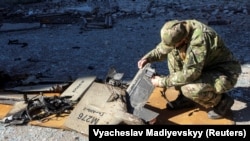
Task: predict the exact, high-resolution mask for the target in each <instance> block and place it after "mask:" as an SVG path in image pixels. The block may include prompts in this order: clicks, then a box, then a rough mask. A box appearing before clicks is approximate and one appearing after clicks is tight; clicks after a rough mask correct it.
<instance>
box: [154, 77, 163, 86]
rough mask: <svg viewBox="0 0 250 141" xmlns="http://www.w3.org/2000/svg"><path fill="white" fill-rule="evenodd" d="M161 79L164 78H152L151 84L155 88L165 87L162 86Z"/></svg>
mask: <svg viewBox="0 0 250 141" xmlns="http://www.w3.org/2000/svg"><path fill="white" fill-rule="evenodd" d="M161 79H162V78H161V77H160V76H153V77H152V78H151V82H152V84H153V85H154V86H155V87H163V86H162V84H161V83H160V82H161Z"/></svg>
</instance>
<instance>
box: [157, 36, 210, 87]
mask: <svg viewBox="0 0 250 141" xmlns="http://www.w3.org/2000/svg"><path fill="white" fill-rule="evenodd" d="M204 38H205V36H204V34H203V33H202V32H201V31H196V33H194V34H193V36H192V38H191V42H190V44H189V46H188V49H187V52H186V58H185V60H184V62H183V70H181V71H177V72H175V73H172V74H170V75H168V76H167V77H163V78H162V79H161V80H160V82H159V83H160V86H167V87H171V86H180V85H185V84H188V83H190V82H193V81H195V80H197V79H198V78H199V77H200V75H201V72H202V69H203V66H204V62H205V58H206V54H207V48H206V43H205V39H204Z"/></svg>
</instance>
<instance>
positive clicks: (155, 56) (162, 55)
mask: <svg viewBox="0 0 250 141" xmlns="http://www.w3.org/2000/svg"><path fill="white" fill-rule="evenodd" d="M162 44H163V43H159V44H158V45H157V46H156V48H154V49H153V50H151V51H150V52H148V53H147V54H146V55H144V56H143V58H146V59H147V60H148V61H149V62H155V61H162V60H165V59H167V54H168V53H169V52H170V51H171V50H172V48H170V47H166V46H164V45H162Z"/></svg>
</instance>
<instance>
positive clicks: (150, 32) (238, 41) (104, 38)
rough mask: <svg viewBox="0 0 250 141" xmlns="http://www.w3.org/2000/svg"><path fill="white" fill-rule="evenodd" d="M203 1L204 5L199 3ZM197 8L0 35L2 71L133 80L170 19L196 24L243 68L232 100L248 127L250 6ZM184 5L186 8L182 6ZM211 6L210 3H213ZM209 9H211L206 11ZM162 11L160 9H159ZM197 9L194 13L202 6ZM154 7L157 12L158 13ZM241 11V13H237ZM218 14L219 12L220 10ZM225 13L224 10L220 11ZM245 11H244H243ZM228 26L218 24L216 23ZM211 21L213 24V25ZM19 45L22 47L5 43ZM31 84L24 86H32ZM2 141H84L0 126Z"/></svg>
mask: <svg viewBox="0 0 250 141" xmlns="http://www.w3.org/2000/svg"><path fill="white" fill-rule="evenodd" d="M202 2H203V3H202ZM202 2H201V3H199V4H197V5H192V4H191V3H187V2H186V3H185V2H182V1H177V2H176V3H177V4H173V3H172V6H171V7H167V8H168V10H166V11H163V12H161V13H155V14H152V15H151V14H148V15H146V16H145V15H141V14H139V15H127V16H124V15H122V16H120V17H119V16H117V15H116V16H117V17H116V18H114V21H113V27H111V28H107V29H102V28H101V29H98V28H86V29H82V28H81V27H82V22H76V23H72V24H45V25H42V27H40V28H38V29H32V30H23V31H12V32H1V33H0V39H1V40H0V48H1V52H0V66H1V70H5V71H6V72H8V73H9V74H10V75H17V74H27V75H28V76H30V77H29V78H33V77H31V76H35V78H38V77H39V78H50V79H51V80H60V81H69V80H75V79H76V78H77V77H78V76H79V75H80V74H89V75H96V76H97V77H98V78H100V79H104V78H105V76H106V74H107V72H108V70H109V68H110V67H114V68H116V70H117V71H119V72H122V73H124V78H123V79H124V80H128V81H129V80H132V79H133V77H134V75H135V74H136V72H137V71H138V68H137V61H138V60H139V59H140V57H142V56H143V55H144V54H145V53H147V52H148V51H149V50H151V49H152V48H154V47H155V45H156V44H157V43H158V42H159V41H160V37H159V31H160V28H161V26H162V25H163V23H164V22H165V21H167V20H169V19H198V20H202V21H204V22H206V23H210V24H211V26H212V27H213V28H214V29H215V30H216V31H217V32H218V33H219V34H220V35H221V36H222V37H223V38H224V40H225V42H226V44H227V45H228V47H229V48H230V49H231V50H232V52H233V53H234V54H235V56H236V57H237V58H238V59H239V60H240V62H241V63H242V69H243V73H242V74H241V76H240V78H239V81H238V83H237V85H236V87H235V89H234V90H232V91H231V92H230V95H231V96H232V97H234V98H235V103H234V105H233V107H232V110H233V113H234V120H235V122H236V125H250V115H249V113H248V112H249V110H250V108H249V104H250V96H249V92H250V89H249V86H250V56H249V52H250V40H249V35H250V31H249V29H250V16H249V12H250V11H248V12H247V10H248V9H247V8H244V7H247V3H249V1H248V0H247V1H241V2H235V1H229V2H228V1H225V2H220V3H219V2H218V3H216V2H215V3H213V2H212V1H211V2H207V3H206V2H204V1H202ZM183 3H185V4H186V7H184V6H182V7H181V8H180V5H181V4H183ZM212 3H213V4H212ZM209 5H210V6H209ZM164 6H165V7H166V5H163V6H162V7H164ZM202 6H205V8H203V9H202V8H200V9H201V10H197V9H193V8H196V7H202ZM162 7H160V6H159V7H157V8H162ZM241 7H243V8H242V9H243V10H242V9H240V8H241ZM221 9H222V10H221ZM223 9H224V10H223ZM245 10H246V12H244V11H245ZM224 20H226V21H230V22H229V23H223V24H221V23H220V22H218V21H224ZM214 21H217V23H216V22H214ZM10 40H18V41H19V42H20V43H27V46H25V47H23V46H22V44H8V43H9V41H10ZM154 67H155V68H156V71H157V72H158V73H161V74H167V73H168V71H167V66H166V62H161V63H156V64H154ZM36 80H37V79H31V80H29V81H28V82H32V81H36ZM0 135H1V136H0V140H5V141H10V140H11V141H14V140H15V141H19V140H27V141H28V140H34V139H36V140H39V141H40V140H41V141H42V140H44V141H45V140H47V141H50V140H51V141H52V140H53V141H56V140H60V141H63V140H67V141H78V140H79V141H80V140H84V141H86V140H88V138H87V137H84V136H82V135H81V134H80V133H77V132H74V131H64V130H61V129H51V128H43V127H35V126H17V127H15V126H9V127H5V126H4V125H2V124H0Z"/></svg>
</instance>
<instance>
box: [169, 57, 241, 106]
mask: <svg viewBox="0 0 250 141" xmlns="http://www.w3.org/2000/svg"><path fill="white" fill-rule="evenodd" d="M172 55H173V54H172ZM173 64H175V65H173ZM168 68H169V72H170V74H171V73H174V72H176V71H180V70H181V69H182V62H181V59H178V58H177V59H176V56H175V57H174V56H171V54H169V55H168ZM238 76H239V75H238V74H235V75H225V74H223V73H222V72H220V71H216V70H211V71H204V72H202V75H201V77H200V78H199V79H198V80H196V81H194V82H192V83H189V84H186V85H183V86H177V87H176V89H177V90H179V91H181V93H182V94H183V95H184V96H186V97H187V98H189V99H191V100H193V101H194V102H196V103H198V104H200V105H202V106H203V107H205V108H211V107H213V106H215V105H217V104H218V103H219V102H220V100H221V97H222V94H223V93H226V92H228V91H229V90H231V89H232V88H233V87H234V85H235V84H236V82H237V79H238Z"/></svg>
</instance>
